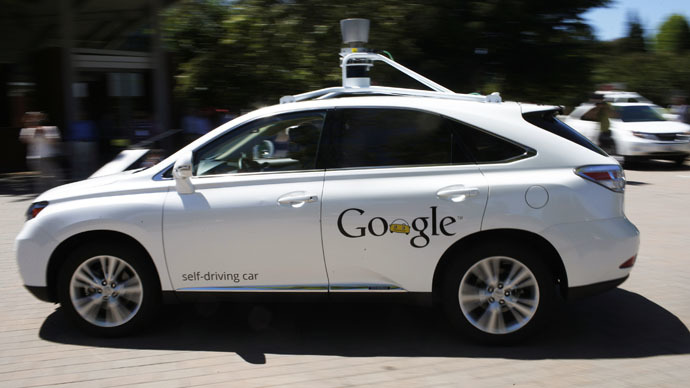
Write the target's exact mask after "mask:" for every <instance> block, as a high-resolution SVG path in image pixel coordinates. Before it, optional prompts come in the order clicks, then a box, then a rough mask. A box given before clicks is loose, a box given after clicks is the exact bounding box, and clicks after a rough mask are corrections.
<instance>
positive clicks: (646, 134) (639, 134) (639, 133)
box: [632, 131, 657, 140]
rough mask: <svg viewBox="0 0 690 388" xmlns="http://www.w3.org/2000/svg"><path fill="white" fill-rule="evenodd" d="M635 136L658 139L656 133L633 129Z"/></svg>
mask: <svg viewBox="0 0 690 388" xmlns="http://www.w3.org/2000/svg"><path fill="white" fill-rule="evenodd" d="M632 134H633V136H635V137H639V138H642V139H647V140H657V137H656V135H654V134H651V133H644V132H635V131H633V133H632Z"/></svg>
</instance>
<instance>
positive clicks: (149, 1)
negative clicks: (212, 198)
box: [0, 0, 690, 184]
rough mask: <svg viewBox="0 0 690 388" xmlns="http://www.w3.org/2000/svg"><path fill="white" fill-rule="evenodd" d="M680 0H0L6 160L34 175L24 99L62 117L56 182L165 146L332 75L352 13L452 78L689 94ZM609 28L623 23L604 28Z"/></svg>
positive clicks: (526, 97)
mask: <svg viewBox="0 0 690 388" xmlns="http://www.w3.org/2000/svg"><path fill="white" fill-rule="evenodd" d="M630 3H636V4H647V3H649V4H647V5H645V6H642V5H641V6H640V7H642V8H639V9H638V8H626V4H630ZM683 3H686V1H683V0H681V1H677V2H673V1H662V0H659V1H657V2H649V1H646V2H623V1H619V2H615V1H610V0H562V1H553V0H551V1H542V0H532V1H530V0H477V1H473V0H469V1H460V0H455V1H452V0H429V1H423V2H421V1H418V2H411V1H404V0H379V1H371V0H367V1H361V0H350V1H348V2H347V3H346V4H343V5H339V4H334V2H331V1H326V0H235V1H231V0H118V1H109V0H0V137H1V139H0V173H2V177H3V179H5V182H7V181H6V179H7V177H8V176H9V177H13V178H16V177H24V176H31V174H32V172H31V171H30V170H31V168H30V167H29V164H30V163H27V160H28V159H27V152H29V155H28V156H31V154H32V153H33V152H35V150H32V148H31V147H32V145H31V144H30V142H27V141H22V140H21V139H20V133H21V129H22V128H23V127H25V126H27V115H26V112H42V115H41V117H42V125H45V126H54V127H57V132H56V133H57V134H58V136H59V138H55V137H54V138H53V139H52V141H51V143H50V145H49V146H50V147H51V148H52V150H51V151H50V152H49V154H50V155H49V156H50V157H51V158H53V160H54V161H55V163H56V166H57V168H58V169H59V170H60V171H61V173H60V174H56V176H54V177H53V178H54V182H53V184H58V183H62V182H67V181H72V180H77V179H83V178H86V177H88V176H89V175H90V174H91V173H93V172H94V171H95V170H97V169H98V168H99V167H100V166H101V165H103V164H104V163H106V162H108V161H110V160H111V159H112V158H113V157H114V156H115V155H117V154H118V153H119V152H120V151H122V150H124V149H127V148H137V147H143V148H154V149H156V150H158V151H157V153H156V154H155V155H156V156H157V157H162V156H164V155H166V154H169V153H171V152H173V151H175V150H176V149H178V148H179V147H181V146H182V145H184V144H186V143H187V142H189V141H191V140H193V139H194V138H196V137H198V136H200V135H201V134H203V133H205V132H207V131H209V130H211V129H212V128H215V127H216V126H218V125H220V124H222V123H224V122H226V121H228V120H230V119H232V118H234V117H237V116H238V115H240V114H242V113H245V112H247V111H249V110H252V109H255V108H257V107H260V106H264V105H272V104H276V103H277V102H278V99H279V98H280V97H281V96H283V95H289V94H297V93H301V92H305V91H309V90H314V89H318V88H323V87H328V86H336V85H339V84H340V82H341V79H340V76H341V73H340V68H339V57H338V55H337V53H338V52H339V50H340V48H341V47H342V46H343V45H342V43H341V35H340V30H339V23H338V22H339V20H340V19H344V18H349V17H363V18H368V19H370V20H371V34H370V42H369V47H370V48H373V49H378V50H386V51H388V52H389V53H390V54H391V55H392V56H393V57H394V59H395V60H396V61H398V62H400V63H402V64H403V65H405V66H407V67H409V68H411V69H413V70H415V71H417V72H419V73H421V74H423V75H425V76H427V77H428V78H430V79H432V80H434V81H436V82H438V83H440V84H442V85H444V86H446V87H448V88H450V89H452V90H454V91H456V92H462V93H471V92H478V93H482V94H488V93H491V92H494V91H499V92H500V93H501V95H502V96H503V99H504V100H519V101H529V102H536V103H546V104H554V105H564V106H566V107H569V108H572V107H574V106H577V105H578V104H579V103H581V102H583V101H586V100H588V98H589V97H590V96H591V95H592V93H593V92H594V91H595V90H599V89H623V90H629V91H635V92H637V93H639V94H641V95H642V96H644V97H646V98H648V99H650V100H652V101H653V102H654V103H656V104H658V105H660V106H662V107H667V106H669V105H671V104H673V103H675V101H678V99H679V98H684V97H687V96H689V95H690V28H689V27H688V20H687V12H688V10H687V8H688V7H687V3H686V4H685V7H684V8H683ZM669 4H671V5H675V6H676V8H678V7H680V8H681V9H684V11H681V12H679V13H673V12H672V8H673V7H671V8H669V12H668V13H666V14H662V15H658V16H655V18H654V19H653V20H652V21H650V20H649V18H648V16H647V14H646V12H647V11H648V10H647V9H645V7H654V8H655V9H658V8H663V7H662V6H663V5H669ZM613 9H616V10H618V11H619V12H618V13H617V15H620V14H621V13H624V14H625V17H624V18H613V17H607V16H606V15H608V14H607V13H606V10H613ZM600 11H602V12H603V13H600ZM657 12H658V10H657ZM683 12H685V14H684V13H683ZM602 15H603V16H602ZM593 21H594V22H595V23H596V24H599V25H598V26H597V25H593V24H595V23H594V22H593ZM612 24H615V26H612ZM612 28H614V29H616V30H618V31H622V33H620V34H611V33H607V35H609V36H604V37H602V36H598V35H596V33H597V32H599V33H600V35H601V31H609V30H611V29H612ZM398 77H399V75H398V74H397V73H394V72H389V71H387V70H386V69H385V68H384V67H380V68H375V69H374V73H373V74H372V83H373V84H386V85H391V86H403V87H410V86H412V87H416V85H414V84H410V81H409V80H405V79H399V78H398ZM34 173H35V172H34ZM0 184H3V183H2V180H0Z"/></svg>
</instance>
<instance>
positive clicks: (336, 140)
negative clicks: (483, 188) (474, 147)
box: [324, 108, 469, 168]
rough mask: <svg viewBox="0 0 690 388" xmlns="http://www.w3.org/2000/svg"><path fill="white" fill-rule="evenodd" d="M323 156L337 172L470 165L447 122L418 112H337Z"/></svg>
mask: <svg viewBox="0 0 690 388" xmlns="http://www.w3.org/2000/svg"><path fill="white" fill-rule="evenodd" d="M336 122H338V125H335V126H334V128H333V131H332V135H331V136H332V143H331V144H330V147H329V149H328V151H326V152H325V154H327V155H324V156H326V157H328V158H329V163H328V164H329V165H330V166H331V167H337V168H356V167H392V166H419V165H444V164H445V165H449V164H451V163H454V162H456V163H457V162H469V159H468V158H467V157H465V156H464V155H463V154H462V153H460V152H458V149H457V147H455V146H454V140H453V133H452V131H451V128H450V127H449V126H448V125H447V119H445V118H443V117H441V116H439V115H435V114H431V113H427V112H421V111H416V110H407V109H391V108H349V109H341V110H339V111H338V114H337V119H336Z"/></svg>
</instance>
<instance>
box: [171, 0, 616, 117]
mask: <svg viewBox="0 0 690 388" xmlns="http://www.w3.org/2000/svg"><path fill="white" fill-rule="evenodd" d="M420 3H421V2H411V1H404V0H379V1H370V0H366V1H365V0H350V1H348V2H347V3H346V4H337V3H334V2H329V1H325V0H237V1H222V0H215V1H213V0H181V1H179V2H178V4H176V5H174V6H173V7H172V8H171V9H170V10H169V11H168V14H167V15H166V18H165V31H166V37H167V39H168V42H169V45H170V46H169V47H170V49H171V50H172V51H173V52H174V58H175V61H176V68H177V69H178V73H177V74H176V75H177V78H176V79H177V80H178V84H177V89H176V91H177V93H178V94H179V95H180V96H183V97H184V98H187V99H189V98H192V99H197V100H200V101H203V102H204V103H206V104H211V105H225V106H231V107H238V108H239V107H247V106H249V105H251V104H256V103H275V102H276V101H277V99H278V98H279V97H280V96H282V95H286V94H296V93H300V92H303V91H307V90H313V89H317V88H322V87H328V86H333V85H338V84H339V83H340V68H339V59H338V56H337V53H338V52H339V50H340V48H341V46H342V43H341V37H340V29H339V20H340V19H344V18H349V17H365V18H368V19H370V20H371V34H370V42H369V44H368V47H371V48H374V49H380V50H387V51H389V52H391V53H392V54H393V55H394V56H395V59H396V61H398V62H400V63H402V64H404V65H405V66H408V67H410V68H412V69H414V70H416V71H418V72H419V73H421V74H424V75H425V76H428V77H429V78H431V79H433V80H435V81H437V82H439V83H441V84H443V85H445V86H447V87H449V88H451V89H453V90H455V91H458V92H474V91H478V92H482V93H490V92H493V91H500V92H501V94H502V95H503V96H504V98H509V99H522V100H530V101H534V102H547V103H558V104H564V103H571V104H572V103H576V102H577V101H580V100H581V99H583V98H584V96H586V95H587V93H588V91H589V90H591V88H592V87H593V84H592V81H591V77H590V74H591V72H592V69H593V62H592V58H591V50H592V47H593V45H594V43H595V40H594V37H593V35H592V33H591V29H590V27H589V26H588V25H587V24H586V23H585V22H584V21H583V19H582V16H581V15H582V14H583V13H584V12H585V11H587V10H589V9H591V8H593V7H599V6H603V5H606V4H608V3H609V0H564V1H558V2H554V1H528V0H466V1H456V0H429V1H426V2H423V4H420ZM384 69H385V68H384V67H381V66H376V67H375V68H374V72H373V75H372V80H373V82H374V83H386V84H390V83H394V84H396V85H398V86H409V83H408V81H407V80H403V79H399V78H398V76H397V75H396V74H395V73H393V72H389V71H386V70H384Z"/></svg>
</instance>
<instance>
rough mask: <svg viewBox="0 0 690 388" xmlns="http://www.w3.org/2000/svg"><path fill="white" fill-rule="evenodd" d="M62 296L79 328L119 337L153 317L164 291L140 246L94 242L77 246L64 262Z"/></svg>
mask: <svg viewBox="0 0 690 388" xmlns="http://www.w3.org/2000/svg"><path fill="white" fill-rule="evenodd" d="M58 295H59V299H60V304H61V305H62V307H63V308H64V310H65V312H66V314H67V315H68V316H69V317H70V318H71V319H72V320H73V321H74V322H75V323H76V324H77V325H78V326H80V327H81V328H83V329H85V330H86V331H88V332H90V333H92V334H96V335H103V336H119V335H124V334H129V333H131V332H133V331H136V330H138V329H140V328H142V327H143V326H145V325H147V324H148V323H149V322H150V321H151V320H152V318H153V316H154V314H155V310H156V308H157V305H158V304H159V303H158V301H159V295H160V290H159V286H158V282H157V281H156V276H155V274H154V272H153V269H152V265H151V264H150V262H149V261H147V257H145V255H144V254H143V252H141V250H140V249H136V248H133V247H126V246H119V245H114V244H112V245H111V244H107V243H101V244H98V243H93V244H89V245H86V246H83V247H81V248H79V249H77V250H75V251H74V252H73V253H72V254H71V255H70V257H69V258H68V259H67V261H66V262H65V264H64V265H63V266H62V269H61V271H60V274H59V278H58Z"/></svg>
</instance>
